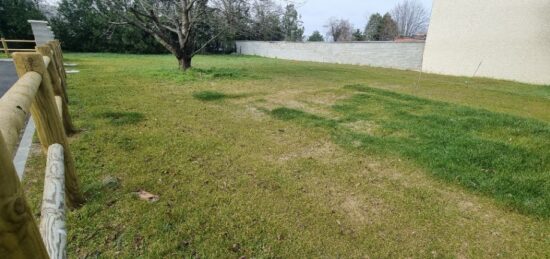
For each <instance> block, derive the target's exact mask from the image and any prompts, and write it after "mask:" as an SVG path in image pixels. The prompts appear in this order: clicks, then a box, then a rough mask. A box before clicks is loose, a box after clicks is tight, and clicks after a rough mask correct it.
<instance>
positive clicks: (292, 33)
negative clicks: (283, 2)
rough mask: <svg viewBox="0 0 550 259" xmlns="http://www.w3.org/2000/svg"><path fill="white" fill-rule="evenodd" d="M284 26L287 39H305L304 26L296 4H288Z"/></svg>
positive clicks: (284, 16)
mask: <svg viewBox="0 0 550 259" xmlns="http://www.w3.org/2000/svg"><path fill="white" fill-rule="evenodd" d="M282 26H283V33H284V34H285V40H286V41H302V40H303V39H304V26H303V25H302V21H300V17H299V15H298V11H297V10H296V7H295V6H294V4H288V5H287V6H286V8H285V13H284V15H283V21H282Z"/></svg>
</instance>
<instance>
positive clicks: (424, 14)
mask: <svg viewBox="0 0 550 259" xmlns="http://www.w3.org/2000/svg"><path fill="white" fill-rule="evenodd" d="M391 16H392V17H393V19H394V20H395V22H396V23H397V28H398V32H399V35H400V36H406V37H411V36H414V35H415V34H417V33H421V32H425V31H426V29H427V26H428V23H429V20H430V17H429V13H428V11H427V10H426V8H425V7H424V5H422V3H420V2H418V1H417V0H403V1H402V2H400V3H398V4H397V5H396V6H395V7H394V8H393V9H392V11H391Z"/></svg>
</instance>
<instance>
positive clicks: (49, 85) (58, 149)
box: [0, 41, 84, 258]
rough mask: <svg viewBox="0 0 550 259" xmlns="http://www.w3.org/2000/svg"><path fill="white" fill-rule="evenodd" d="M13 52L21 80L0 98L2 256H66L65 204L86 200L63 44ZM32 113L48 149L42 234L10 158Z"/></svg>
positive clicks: (76, 203) (77, 204) (0, 249)
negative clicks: (72, 138)
mask: <svg viewBox="0 0 550 259" xmlns="http://www.w3.org/2000/svg"><path fill="white" fill-rule="evenodd" d="M3 43H4V41H3ZM12 56H13V61H14V64H15V67H16V71H17V74H18V76H19V80H18V81H17V82H16V83H15V84H14V85H13V86H12V87H11V88H10V89H9V90H8V91H7V92H6V93H5V94H4V96H3V97H2V98H1V99H0V258H48V257H49V256H50V257H52V258H65V257H66V229H65V211H64V209H65V202H66V203H67V205H68V206H69V207H71V208H78V207H79V206H80V205H82V204H83V203H84V198H83V196H82V194H81V192H80V187H79V182H78V178H77V174H76V169H75V163H74V157H73V155H72V153H71V149H70V147H69V141H68V138H67V134H70V133H72V132H74V131H75V130H74V126H73V125H72V120H71V117H70V114H69V109H68V105H67V102H68V97H67V91H66V86H67V83H66V74H65V71H64V67H63V59H62V57H63V56H62V54H61V48H60V45H59V42H57V41H53V42H50V43H49V44H46V45H42V46H37V47H36V52H32V53H22V52H16V53H13V55H12ZM29 114H31V115H32V118H33V120H34V122H35V124H36V130H37V133H38V138H39V140H40V143H41V146H42V149H43V151H45V152H48V161H47V166H46V178H45V185H44V196H43V202H42V218H41V224H40V226H41V227H40V232H41V233H42V235H41V234H40V232H39V230H38V227H37V226H38V224H37V223H36V222H35V220H34V218H33V215H32V212H31V211H30V209H29V205H28V204H27V201H26V199H25V194H24V193H23V190H22V188H21V183H20V180H19V178H18V176H17V173H16V172H15V168H14V165H13V161H12V159H13V156H14V154H15V152H16V148H17V145H18V141H19V134H20V132H21V130H22V128H23V127H24V126H25V121H26V119H27V117H28V115H29ZM65 196H66V197H67V199H66V200H65ZM48 254H49V256H48Z"/></svg>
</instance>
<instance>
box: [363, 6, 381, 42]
mask: <svg viewBox="0 0 550 259" xmlns="http://www.w3.org/2000/svg"><path fill="white" fill-rule="evenodd" d="M383 24H384V19H383V18H382V15H380V14H379V13H375V14H373V15H371V16H370V19H369V23H368V24H367V27H366V28H365V35H366V37H367V40H371V41H379V40H380V38H381V36H382V35H381V34H382V31H383V26H384V25H383Z"/></svg>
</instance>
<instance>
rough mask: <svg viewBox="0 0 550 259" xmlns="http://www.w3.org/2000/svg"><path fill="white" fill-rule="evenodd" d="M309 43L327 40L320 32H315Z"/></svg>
mask: <svg viewBox="0 0 550 259" xmlns="http://www.w3.org/2000/svg"><path fill="white" fill-rule="evenodd" d="M307 41H325V38H324V37H323V35H321V33H320V32H319V31H314V32H313V33H312V34H311V36H309V38H308V39H307Z"/></svg>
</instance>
